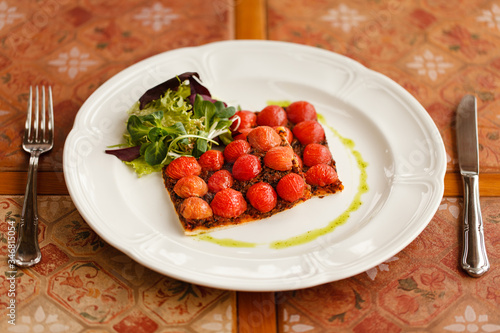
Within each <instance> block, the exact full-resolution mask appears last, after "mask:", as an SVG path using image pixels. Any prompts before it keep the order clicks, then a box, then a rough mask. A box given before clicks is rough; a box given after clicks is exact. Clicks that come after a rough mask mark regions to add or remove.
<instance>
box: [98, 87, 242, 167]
mask: <svg viewBox="0 0 500 333" xmlns="http://www.w3.org/2000/svg"><path fill="white" fill-rule="evenodd" d="M171 80H172V79H171ZM171 80H170V81H171ZM189 82H192V81H191V80H189ZM197 85H199V83H197ZM197 89H199V86H198V88H197ZM206 91H208V90H204V92H206ZM191 101H192V102H191ZM143 102H144V100H143ZM143 104H144V103H143ZM235 112H236V109H235V108H234V107H232V106H229V107H228V106H226V104H225V103H223V102H221V101H216V100H213V99H212V98H211V97H210V96H208V97H207V96H206V95H203V96H202V95H200V94H194V95H193V93H192V91H191V88H190V85H189V84H182V82H179V86H178V87H176V88H175V89H170V88H169V89H168V90H166V91H165V92H164V94H162V95H161V96H160V97H159V98H157V99H153V100H151V101H149V102H148V103H147V104H146V105H141V104H140V103H139V101H138V102H136V103H135V104H134V105H133V106H132V108H131V109H130V110H129V113H130V116H129V118H128V120H127V123H126V133H125V134H124V138H125V141H126V144H124V145H120V146H121V147H122V148H120V149H121V150H123V156H125V153H126V154H127V155H126V159H125V158H121V157H120V155H121V152H120V149H117V150H107V151H106V153H109V154H113V155H115V156H117V157H118V158H120V159H122V160H123V161H124V162H125V163H126V164H127V165H130V166H132V167H133V168H134V170H135V172H136V173H137V175H138V176H143V175H146V174H150V173H152V172H158V171H161V169H162V167H163V166H165V165H167V164H168V163H170V162H171V161H172V160H174V159H175V158H177V157H180V156H194V157H199V156H201V155H202V154H203V153H204V152H206V151H207V150H210V149H211V148H212V145H214V144H215V145H218V144H219V142H218V141H216V140H215V139H216V138H219V139H220V141H221V142H222V143H223V144H228V143H229V142H231V141H232V136H231V131H230V130H229V128H230V126H231V124H232V123H233V121H234V120H233V119H230V118H231V117H232V116H233V115H234V114H235ZM131 147H137V150H133V151H131V150H130V149H131ZM135 152H136V153H137V155H136V156H135V158H133V157H132V158H131V157H130V155H131V154H133V153H135Z"/></svg>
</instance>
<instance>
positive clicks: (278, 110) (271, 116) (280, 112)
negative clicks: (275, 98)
mask: <svg viewBox="0 0 500 333" xmlns="http://www.w3.org/2000/svg"><path fill="white" fill-rule="evenodd" d="M287 122H288V119H287V117H286V112H285V110H284V109H283V108H282V107H281V106H278V105H268V106H266V107H265V108H263V109H262V111H260V112H259V114H258V115H257V125H259V126H271V127H272V126H285V125H286V124H287Z"/></svg>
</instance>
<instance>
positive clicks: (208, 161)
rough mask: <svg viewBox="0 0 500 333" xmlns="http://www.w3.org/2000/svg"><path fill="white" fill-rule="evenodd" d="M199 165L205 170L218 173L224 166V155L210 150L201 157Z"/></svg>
mask: <svg viewBox="0 0 500 333" xmlns="http://www.w3.org/2000/svg"><path fill="white" fill-rule="evenodd" d="M198 163H199V164H200V166H201V167H202V168H203V169H205V170H208V171H217V170H220V169H221V168H222V165H224V155H223V154H222V152H221V151H219V150H209V151H206V152H204V153H203V154H202V155H201V156H200V158H199V159H198Z"/></svg>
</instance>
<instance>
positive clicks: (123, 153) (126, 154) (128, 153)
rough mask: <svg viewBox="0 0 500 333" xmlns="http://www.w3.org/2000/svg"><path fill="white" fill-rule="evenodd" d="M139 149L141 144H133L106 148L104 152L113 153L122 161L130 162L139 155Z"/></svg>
mask: <svg viewBox="0 0 500 333" xmlns="http://www.w3.org/2000/svg"><path fill="white" fill-rule="evenodd" d="M140 150H141V146H134V147H127V148H120V149H107V150H105V151H104V152H105V153H106V154H110V155H115V156H116V157H118V158H119V159H120V160H122V161H125V162H131V161H133V160H135V159H136V158H138V157H140V156H141V154H140Z"/></svg>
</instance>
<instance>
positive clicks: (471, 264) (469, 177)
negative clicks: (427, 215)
mask: <svg viewBox="0 0 500 333" xmlns="http://www.w3.org/2000/svg"><path fill="white" fill-rule="evenodd" d="M456 130H457V146H458V163H459V166H460V173H461V175H462V180H463V186H464V207H463V219H464V221H463V246H462V262H461V265H462V269H463V270H465V271H466V272H467V273H468V274H469V275H470V276H472V277H480V276H482V275H483V274H484V273H486V272H487V271H488V270H489V268H490V263H489V261H488V255H487V253H486V245H485V242H484V227H483V220H482V215H481V206H480V204H479V147H478V146H479V145H478V134H477V103H476V97H474V96H473V95H466V96H464V97H463V98H462V100H461V101H460V104H459V105H458V108H457V115H456Z"/></svg>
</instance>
